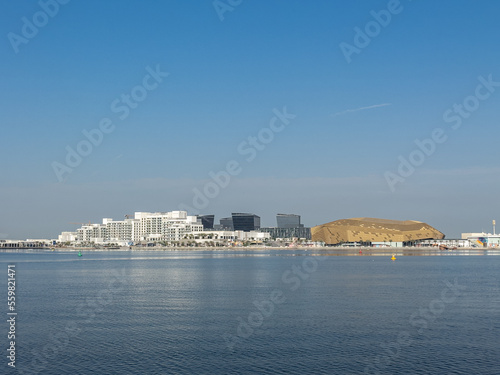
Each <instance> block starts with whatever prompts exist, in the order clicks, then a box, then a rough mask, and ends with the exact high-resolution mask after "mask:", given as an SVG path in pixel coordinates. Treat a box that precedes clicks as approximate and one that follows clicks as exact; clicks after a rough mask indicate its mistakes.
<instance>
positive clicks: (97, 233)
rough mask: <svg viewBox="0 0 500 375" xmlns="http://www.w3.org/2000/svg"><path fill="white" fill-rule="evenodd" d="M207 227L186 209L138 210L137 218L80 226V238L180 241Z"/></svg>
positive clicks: (116, 240) (94, 240)
mask: <svg viewBox="0 0 500 375" xmlns="http://www.w3.org/2000/svg"><path fill="white" fill-rule="evenodd" d="M200 231H203V225H202V224H201V220H199V219H198V218H197V217H196V216H188V214H187V212H186V211H171V212H136V213H135V215H134V218H133V219H125V220H123V221H114V220H113V219H111V218H104V219H103V220H102V224H90V225H83V226H82V227H81V228H79V229H78V230H77V241H79V242H121V241H133V242H139V241H179V240H182V239H184V238H185V237H186V236H187V235H189V234H190V233H192V232H200Z"/></svg>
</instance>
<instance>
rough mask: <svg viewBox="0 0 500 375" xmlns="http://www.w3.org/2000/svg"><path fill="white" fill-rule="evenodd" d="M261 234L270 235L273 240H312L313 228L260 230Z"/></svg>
mask: <svg viewBox="0 0 500 375" xmlns="http://www.w3.org/2000/svg"><path fill="white" fill-rule="evenodd" d="M259 230H260V231H261V232H264V233H269V235H270V237H271V239H273V240H292V239H294V238H298V239H305V240H310V239H311V228H306V227H303V226H302V227H297V228H260V229H259Z"/></svg>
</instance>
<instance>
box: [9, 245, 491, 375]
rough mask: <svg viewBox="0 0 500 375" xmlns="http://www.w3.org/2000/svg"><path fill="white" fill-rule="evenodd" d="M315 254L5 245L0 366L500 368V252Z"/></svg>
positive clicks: (120, 369)
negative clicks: (11, 326) (11, 330)
mask: <svg viewBox="0 0 500 375" xmlns="http://www.w3.org/2000/svg"><path fill="white" fill-rule="evenodd" d="M318 253H319V252H318ZM318 253H314V252H311V251H300V250H295V251H269V250H265V251H264V250H263V251H251V252H245V251H173V252H170V251H168V252H137V251H136V252H84V253H83V256H82V257H78V256H77V254H76V253H74V252H71V253H70V252H68V253H61V252H59V253H58V252H49V253H1V254H0V266H1V270H2V271H1V272H3V273H4V276H2V277H1V280H2V281H1V284H0V285H1V288H2V290H3V291H2V292H1V294H2V295H4V296H6V290H7V283H6V279H7V264H15V265H16V282H17V283H16V293H17V295H16V297H17V312H18V315H17V322H16V370H13V369H11V368H9V367H8V366H7V362H8V360H7V359H6V357H5V355H3V356H2V358H3V359H2V360H1V361H2V363H0V373H6V374H7V373H12V374H14V373H16V372H19V373H25V374H35V373H40V374H365V373H366V374H378V373H380V374H467V375H470V374H500V288H499V275H500V272H499V271H500V256H491V255H487V256H485V255H469V256H457V255H453V256H450V253H443V255H444V256H398V257H397V260H396V261H391V260H390V255H389V256H387V255H386V256H358V254H356V256H322V257H319V256H313V255H315V254H318ZM474 254H483V252H476V253H474ZM330 255H336V254H334V253H331V254H330ZM2 300H3V302H2V303H3V304H4V306H3V307H2V311H5V313H4V319H2V320H3V321H4V322H5V321H6V318H7V315H6V311H7V302H6V298H3V299H2ZM2 327H3V331H4V332H5V333H6V332H7V329H8V326H7V325H6V323H3V325H2ZM6 336H7V335H6V334H1V335H0V337H1V339H0V342H1V347H2V348H3V350H4V353H5V352H6V351H5V349H6V348H7V347H8V340H7V337H6Z"/></svg>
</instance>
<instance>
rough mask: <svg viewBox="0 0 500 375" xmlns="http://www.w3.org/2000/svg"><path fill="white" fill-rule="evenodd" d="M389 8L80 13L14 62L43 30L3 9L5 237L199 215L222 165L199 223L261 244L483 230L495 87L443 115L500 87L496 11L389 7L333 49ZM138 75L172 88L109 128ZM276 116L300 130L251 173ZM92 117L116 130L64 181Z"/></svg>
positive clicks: (22, 12)
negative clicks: (298, 225)
mask: <svg viewBox="0 0 500 375" xmlns="http://www.w3.org/2000/svg"><path fill="white" fill-rule="evenodd" d="M392 1H395V0H392ZM62 2H64V1H62ZM221 2H222V3H225V4H230V3H229V2H228V1H227V0H225V1H224V0H222V1H221ZM41 3H44V2H43V1H42V2H41ZM46 3H47V4H49V5H50V4H52V8H49V9H52V11H53V12H54V13H55V10H54V9H55V8H54V6H53V2H51V1H50V0H49V1H47V2H46ZM232 3H233V4H236V3H238V2H237V1H234V0H233V2H232ZM57 4H59V3H57ZM388 4H391V1H359V2H345V1H315V2H310V1H309V2H308V1H305V0H304V1H284V0H282V1H267V0H266V1H264V0H260V1H257V0H254V1H245V0H244V1H242V2H241V3H240V4H239V5H235V6H231V5H229V6H231V7H232V8H233V9H232V11H227V12H225V13H224V14H223V17H224V19H223V20H221V19H220V17H219V14H218V13H217V11H216V9H215V7H214V4H213V1H191V2H185V1H126V2H119V1H106V2H101V1H92V0H91V1H85V2H78V1H75V0H72V1H69V2H68V3H67V4H59V5H58V7H59V9H57V14H54V16H53V17H50V16H47V22H46V25H43V26H41V27H39V28H38V33H37V34H36V35H35V36H33V37H30V38H26V39H25V41H27V43H21V44H17V45H16V46H15V47H13V44H12V43H11V41H10V39H9V38H11V39H12V34H9V33H13V34H16V35H17V36H19V37H24V36H23V30H22V28H23V25H24V23H25V21H24V17H26V19H27V20H28V21H29V22H33V21H34V20H33V17H35V21H36V20H37V18H36V17H38V22H42V23H43V21H44V19H43V17H44V16H43V15H40V13H39V12H40V11H41V9H42V7H41V4H40V3H39V2H37V1H26V2H22V3H20V2H7V1H4V2H3V4H2V5H3V12H2V15H1V16H0V17H1V18H2V22H0V27H1V35H3V37H2V41H1V42H0V54H1V59H0V71H1V76H2V85H1V86H0V101H1V105H0V108H1V112H0V113H1V124H2V147H1V148H0V156H1V158H2V159H1V160H2V163H1V165H0V173H1V176H2V178H1V180H0V194H1V195H0V209H1V213H2V215H1V216H0V237H3V238H28V237H30V238H33V237H42V238H46V237H55V236H56V235H57V234H58V233H60V232H61V231H63V230H72V229H75V226H74V225H71V224H69V223H70V222H86V221H89V220H91V221H93V222H98V221H100V219H101V218H102V217H113V218H115V219H121V218H123V215H125V214H131V213H133V212H134V211H169V210H175V209H178V208H179V205H180V204H186V205H191V206H192V199H193V196H194V193H193V189H199V190H201V191H202V190H203V188H204V187H205V186H206V185H207V183H208V182H209V181H210V177H209V172H211V171H212V172H217V171H220V170H223V169H224V168H225V167H226V163H227V162H228V161H230V160H235V161H237V162H238V163H239V165H240V167H241V172H240V173H239V174H238V175H237V176H232V177H231V180H230V183H229V184H228V185H227V186H226V187H223V188H220V189H219V192H218V194H217V195H216V196H215V197H214V198H210V199H209V204H208V205H207V207H203V209H201V210H200V211H201V212H203V213H214V214H215V215H216V219H219V218H221V217H224V216H227V215H229V214H230V213H231V212H246V211H248V212H254V213H256V214H259V215H260V216H261V217H262V224H263V225H266V226H271V225H275V214H276V213H277V212H290V213H298V214H301V215H302V221H303V222H304V224H306V225H308V226H313V225H317V224H321V223H324V222H328V221H332V220H337V219H342V218H349V217H361V216H367V217H380V218H387V219H401V220H405V219H413V220H421V221H425V222H428V223H429V224H431V225H433V226H435V227H436V228H437V229H439V230H441V231H443V232H444V233H445V234H446V235H447V237H449V238H450V237H457V236H459V234H460V233H461V232H468V231H480V230H490V227H491V225H490V223H491V219H494V218H497V219H500V216H497V214H498V213H499V200H498V184H499V182H500V178H499V172H500V166H499V162H498V161H499V146H498V143H499V141H498V139H499V135H500V134H499V133H500V130H499V118H500V116H499V114H500V106H498V102H499V100H500V87H498V88H495V87H493V88H492V91H493V92H489V94H490V95H489V97H488V98H487V99H484V100H483V99H481V100H479V101H477V103H474V102H473V101H472V102H469V106H470V105H472V104H477V108H474V111H471V112H470V113H469V116H468V117H467V118H463V119H462V122H461V126H460V127H459V128H458V129H456V130H453V129H452V127H451V125H452V124H451V123H449V122H448V123H447V122H445V121H444V120H443V114H444V113H445V112H446V111H447V110H448V109H450V108H453V105H454V104H455V103H457V104H463V102H464V100H466V98H468V97H470V96H471V95H472V96H474V95H475V90H476V87H477V86H478V85H479V84H480V81H479V80H478V77H480V76H482V77H484V78H485V79H487V78H488V77H489V76H491V77H492V80H493V81H494V82H497V81H498V82H500V49H498V47H497V46H498V45H499V42H500V24H499V23H498V14H499V10H500V4H498V2H496V1H493V0H490V1H481V2H471V1H460V0H454V1H451V0H449V1H440V2H431V1H423V0H422V1H408V0H407V1H401V2H400V3H399V5H397V6H398V9H399V11H398V13H397V14H391V19H390V21H389V22H388V24H387V25H386V26H385V27H383V26H380V27H379V28H380V32H378V33H375V34H376V35H374V36H373V37H371V38H370V43H369V44H368V45H367V46H366V47H363V48H358V50H359V53H355V54H352V55H351V56H350V57H351V60H352V61H350V62H348V61H346V58H345V56H344V54H343V52H342V50H341V48H340V47H339V46H340V45H341V43H348V44H350V45H352V46H354V47H356V45H355V41H354V38H355V35H356V32H355V28H359V29H361V30H362V31H364V32H366V27H367V25H372V26H373V22H374V17H373V15H372V13H371V12H372V11H375V12H377V13H379V12H381V11H383V12H385V11H386V10H387V9H388V6H389V5H388ZM392 4H397V2H396V3H392ZM37 12H38V13H37ZM37 14H38V15H37ZM384 14H385V13H384ZM370 22H371V24H370ZM9 35H10V37H9ZM14 44H15V43H14ZM16 48H17V53H16V51H15V49H16ZM148 67H150V68H151V69H153V70H154V69H155V68H156V67H159V69H160V70H161V71H162V72H168V73H169V75H168V77H165V78H163V80H162V82H161V83H158V85H157V87H156V88H155V89H153V90H150V91H147V97H146V98H145V99H144V100H143V101H141V102H140V103H137V107H136V108H133V109H130V114H129V115H128V116H127V117H126V118H124V119H123V120H121V119H120V118H119V117H118V114H117V113H114V112H113V111H112V110H111V103H113V101H115V100H117V99H118V100H120V98H121V95H123V94H130V93H131V91H132V90H133V89H134V88H136V87H137V86H138V85H141V84H142V81H143V78H144V77H145V76H146V75H147V74H148V70H147V69H148ZM484 90H486V89H483V91H482V92H483V93H486V92H487V91H484ZM470 103H472V104H470ZM284 107H286V110H287V111H288V112H289V113H290V114H293V115H295V116H296V117H295V118H293V119H292V120H290V123H289V124H288V125H286V127H285V129H284V130H283V131H281V132H278V133H275V134H274V137H273V140H272V141H271V142H269V143H268V144H266V145H265V148H264V149H262V150H258V152H257V153H256V155H257V156H256V158H255V159H254V160H252V161H251V162H247V161H246V160H245V156H244V155H242V154H241V153H239V152H238V146H239V145H240V144H241V143H242V142H244V141H245V140H247V139H248V137H251V136H257V135H258V134H259V132H260V131H261V130H262V129H265V128H268V127H269V122H270V120H271V119H272V118H273V117H274V116H275V114H274V113H273V110H274V109H278V110H283V108H284ZM103 118H109V119H111V120H112V122H113V125H114V130H113V131H112V132H111V133H109V134H104V136H103V139H102V142H101V143H100V144H98V145H97V146H94V147H93V149H92V151H91V152H90V153H89V155H87V156H85V157H82V161H81V163H80V164H79V165H78V166H77V167H75V168H72V171H71V172H70V173H65V174H64V179H63V181H59V180H58V178H57V176H56V173H55V172H54V169H53V162H58V163H61V164H63V163H65V158H66V154H67V149H66V147H71V148H73V149H75V148H76V147H77V145H78V144H79V142H81V141H82V140H85V137H84V136H83V135H82V131H83V130H87V131H90V130H91V129H94V128H98V127H99V123H100V121H101V120H102V119H103ZM436 128H441V129H443V131H444V132H445V135H446V141H444V142H442V143H439V144H436V145H435V146H436V147H435V150H433V152H432V153H431V154H430V155H425V160H424V161H423V163H421V165H418V166H416V167H415V168H414V169H415V170H414V171H413V172H412V173H411V175H410V176H408V177H404V178H403V179H404V181H399V182H397V184H396V185H394V188H395V189H390V186H389V184H388V183H387V180H386V176H385V174H386V172H391V173H394V174H397V169H398V165H399V163H400V159H398V157H399V156H401V157H403V158H406V159H408V158H409V155H410V154H411V153H412V151H414V150H416V149H417V148H416V146H415V141H416V140H424V139H427V138H430V137H431V134H432V132H433V130H434V129H436ZM393 190H394V191H393ZM191 213H194V212H191Z"/></svg>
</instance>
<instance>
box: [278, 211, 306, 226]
mask: <svg viewBox="0 0 500 375" xmlns="http://www.w3.org/2000/svg"><path fill="white" fill-rule="evenodd" d="M276 222H277V224H278V228H301V227H303V225H302V224H300V215H294V214H277V215H276Z"/></svg>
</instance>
